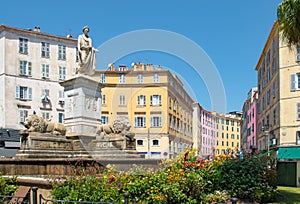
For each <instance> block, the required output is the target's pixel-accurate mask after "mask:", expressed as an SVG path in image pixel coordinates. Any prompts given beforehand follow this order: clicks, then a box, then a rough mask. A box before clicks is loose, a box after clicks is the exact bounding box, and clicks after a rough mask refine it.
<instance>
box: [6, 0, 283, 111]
mask: <svg viewBox="0 0 300 204" xmlns="http://www.w3.org/2000/svg"><path fill="white" fill-rule="evenodd" d="M85 2H86V3H85ZM280 2H281V0H245V1H241V0H228V1H222V0H219V1H209V0H205V1H204V0H191V1H179V0H173V1H169V0H165V1H158V0H152V1H141V0H139V1H138V0H127V1H122V0H119V1H117V0H110V1H100V0H90V1H81V2H79V1H67V0H66V1H57V0H52V1H48V2H47V1H46V2H43V1H30V0H27V1H24V2H22V3H20V2H18V1H13V0H11V1H4V2H1V13H0V24H5V25H8V26H13V27H18V28H34V27H35V26H39V27H40V28H41V32H45V33H50V34H55V35H63V36H66V35H67V34H69V33H72V35H73V36H74V37H77V36H78V35H79V34H81V33H82V31H81V30H82V27H83V26H85V25H88V26H89V27H90V29H91V31H90V36H91V37H92V39H93V45H94V47H99V46H100V47H101V45H102V44H104V43H105V42H107V41H109V40H111V39H113V38H115V37H116V36H120V35H123V34H124V33H128V32H132V31H137V30H143V29H159V30H164V31H170V32H173V33H176V34H179V35H182V36H183V37H185V38H186V39H189V40H191V41H192V42H193V43H195V44H196V45H198V46H199V47H201V48H202V49H203V51H204V52H205V53H206V54H207V56H208V57H209V58H210V60H211V61H212V62H213V64H214V65H215V67H216V69H217V70H218V72H219V75H220V78H221V79H222V82H223V84H224V89H225V94H226V112H229V111H234V110H238V111H240V110H241V108H242V105H243V102H244V100H245V99H246V97H247V92H248V91H249V90H250V88H251V87H255V86H256V84H257V73H256V72H255V70H254V68H255V66H256V63H257V61H258V58H259V56H260V54H261V52H262V49H263V46H264V44H265V42H266V40H267V37H268V35H269V32H270V30H271V27H272V25H273V23H274V21H275V20H276V10H277V6H278V5H279V3H280ZM120 46H122V45H120ZM100 52H101V50H100ZM98 60H101V58H99V59H98ZM132 62H141V63H151V64H154V65H162V66H164V67H167V68H169V69H171V71H173V72H175V73H176V74H178V75H179V76H180V78H181V79H182V81H183V82H184V83H185V86H186V87H187V89H189V90H188V91H189V93H191V95H192V96H193V98H195V99H196V100H197V101H198V102H199V103H200V104H201V105H202V106H203V107H204V108H206V109H207V110H212V109H213V106H212V101H211V99H210V93H209V89H208V87H206V83H205V82H204V81H205V80H203V79H201V77H199V76H198V77H196V75H197V73H195V70H193V67H191V66H190V65H189V63H188V62H186V61H184V60H182V59H181V58H180V57H178V56H174V55H171V54H169V53H163V52H158V51H155V50H151V51H149V50H143V51H140V52H135V53H131V54H130V55H128V56H125V57H122V58H120V59H118V60H117V61H116V62H115V63H116V64H117V65H118V64H126V65H127V66H130V64H131V63H132ZM97 64H98V61H97ZM98 69H106V67H98ZM189 87H190V88H189ZM212 111H213V110H212ZM216 111H218V112H220V110H216Z"/></svg>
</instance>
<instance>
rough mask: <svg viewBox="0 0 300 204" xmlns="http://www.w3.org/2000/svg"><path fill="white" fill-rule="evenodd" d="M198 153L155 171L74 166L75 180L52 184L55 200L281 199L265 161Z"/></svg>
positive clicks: (190, 203)
mask: <svg viewBox="0 0 300 204" xmlns="http://www.w3.org/2000/svg"><path fill="white" fill-rule="evenodd" d="M195 153H196V151H195V150H187V151H186V152H184V153H182V154H180V155H179V156H178V157H177V158H175V159H173V160H164V161H163V162H162V163H161V166H160V167H159V168H158V169H155V170H153V169H146V168H141V167H136V168H133V169H131V171H128V172H118V171H116V170H115V169H114V168H113V167H111V166H107V168H106V169H102V168H101V167H100V166H98V165H97V164H96V163H95V164H90V165H83V166H82V165H77V166H76V165H74V166H72V168H70V169H71V170H72V174H71V175H69V176H64V177H61V178H59V179H58V178H56V179H52V182H53V191H52V196H53V198H54V199H60V200H73V201H94V202H114V201H116V200H118V198H123V195H124V193H129V195H130V197H131V198H133V199H134V200H135V201H136V202H137V203H155V204H163V203H186V204H194V203H211V202H226V201H227V200H228V199H229V198H230V197H232V196H237V197H238V198H251V199H252V200H256V201H268V200H272V199H273V198H274V196H276V192H277V191H276V190H275V188H273V187H271V185H269V183H270V181H269V180H268V179H267V178H268V176H267V175H268V174H269V173H270V171H267V170H266V164H265V163H264V161H262V160H259V159H255V158H251V157H245V158H244V159H239V158H237V157H235V155H220V156H217V157H215V158H214V159H213V160H211V161H209V160H203V159H201V158H199V157H197V156H196V154H195ZM272 173H274V172H272ZM262 192H265V193H267V194H268V193H269V194H268V195H265V194H263V193H262Z"/></svg>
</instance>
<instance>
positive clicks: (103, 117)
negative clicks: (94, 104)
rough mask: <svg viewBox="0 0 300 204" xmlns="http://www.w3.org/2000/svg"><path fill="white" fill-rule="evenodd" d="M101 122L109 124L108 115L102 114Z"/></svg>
mask: <svg viewBox="0 0 300 204" xmlns="http://www.w3.org/2000/svg"><path fill="white" fill-rule="evenodd" d="M101 123H102V124H108V116H103V115H102V116H101Z"/></svg>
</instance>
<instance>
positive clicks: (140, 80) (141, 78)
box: [137, 74, 144, 84]
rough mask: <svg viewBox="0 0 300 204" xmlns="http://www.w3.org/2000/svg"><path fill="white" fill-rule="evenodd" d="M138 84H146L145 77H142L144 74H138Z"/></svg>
mask: <svg viewBox="0 0 300 204" xmlns="http://www.w3.org/2000/svg"><path fill="white" fill-rule="evenodd" d="M137 83H138V84H142V83H144V78H143V75H142V74H138V75H137Z"/></svg>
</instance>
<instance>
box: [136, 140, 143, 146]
mask: <svg viewBox="0 0 300 204" xmlns="http://www.w3.org/2000/svg"><path fill="white" fill-rule="evenodd" d="M136 145H137V146H144V140H137V141H136Z"/></svg>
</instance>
